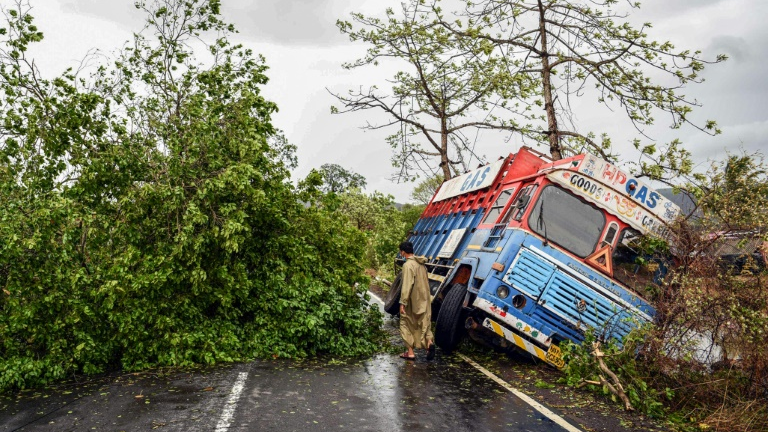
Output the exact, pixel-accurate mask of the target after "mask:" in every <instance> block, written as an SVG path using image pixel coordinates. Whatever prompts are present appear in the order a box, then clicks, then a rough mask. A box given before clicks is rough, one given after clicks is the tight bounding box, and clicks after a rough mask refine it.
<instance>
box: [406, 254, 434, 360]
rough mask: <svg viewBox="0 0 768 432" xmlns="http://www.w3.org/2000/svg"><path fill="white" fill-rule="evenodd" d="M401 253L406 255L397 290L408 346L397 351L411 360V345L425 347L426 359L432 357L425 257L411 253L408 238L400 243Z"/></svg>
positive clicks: (432, 345)
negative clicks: (399, 287) (400, 285)
mask: <svg viewBox="0 0 768 432" xmlns="http://www.w3.org/2000/svg"><path fill="white" fill-rule="evenodd" d="M400 255H402V256H403V258H405V264H404V265H403V275H402V281H403V285H402V288H401V291H400V335H401V336H402V337H403V341H404V342H405V347H406V348H407V350H406V351H405V352H404V353H402V354H400V357H402V358H404V359H406V360H413V359H415V358H416V354H415V353H414V352H413V349H414V348H416V349H419V348H426V349H427V360H432V359H433V358H434V357H435V344H434V337H433V336H432V307H431V299H432V297H431V295H430V292H429V279H428V278H427V268H426V267H424V263H425V262H427V259H426V258H424V257H416V256H414V255H413V244H412V243H411V242H407V241H406V242H402V243H400Z"/></svg>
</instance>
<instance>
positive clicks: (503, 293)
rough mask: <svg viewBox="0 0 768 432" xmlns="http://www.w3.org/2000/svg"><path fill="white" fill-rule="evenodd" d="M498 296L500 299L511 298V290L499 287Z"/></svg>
mask: <svg viewBox="0 0 768 432" xmlns="http://www.w3.org/2000/svg"><path fill="white" fill-rule="evenodd" d="M496 296H497V297H499V298H500V299H505V298H507V297H509V288H507V287H506V286H504V285H501V286H499V287H498V288H496Z"/></svg>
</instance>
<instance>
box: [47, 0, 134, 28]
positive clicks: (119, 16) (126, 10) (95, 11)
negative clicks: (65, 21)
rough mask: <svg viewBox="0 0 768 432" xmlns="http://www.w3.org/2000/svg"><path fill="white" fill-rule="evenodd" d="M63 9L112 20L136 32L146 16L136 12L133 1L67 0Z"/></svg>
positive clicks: (63, 3)
mask: <svg viewBox="0 0 768 432" xmlns="http://www.w3.org/2000/svg"><path fill="white" fill-rule="evenodd" d="M61 9H62V10H63V11H64V12H71V13H75V14H81V15H91V16H95V17H98V18H102V19H106V20H110V21H113V22H116V23H118V24H121V25H124V26H127V27H131V28H132V29H135V30H138V28H136V25H141V22H142V20H143V16H144V15H143V14H142V13H141V12H139V11H138V10H136V7H135V6H134V5H133V1H126V0H121V1H114V0H112V1H105V0H65V1H64V2H62V4H61Z"/></svg>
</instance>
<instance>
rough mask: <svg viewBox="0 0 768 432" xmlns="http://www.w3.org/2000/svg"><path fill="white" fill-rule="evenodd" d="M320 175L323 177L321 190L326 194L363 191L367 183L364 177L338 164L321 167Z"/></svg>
mask: <svg viewBox="0 0 768 432" xmlns="http://www.w3.org/2000/svg"><path fill="white" fill-rule="evenodd" d="M320 174H321V175H322V176H323V184H322V186H321V187H320V190H322V191H323V192H326V193H341V192H346V191H349V190H352V189H363V188H365V185H366V183H367V182H366V181H365V177H363V176H362V175H360V174H358V173H356V172H354V171H350V170H348V169H346V168H344V167H342V166H341V165H337V164H323V165H322V166H321V167H320Z"/></svg>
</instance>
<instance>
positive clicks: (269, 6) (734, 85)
mask: <svg viewBox="0 0 768 432" xmlns="http://www.w3.org/2000/svg"><path fill="white" fill-rule="evenodd" d="M9 1H10V0H0V2H2V4H4V5H7V4H8V3H9ZM30 1H31V4H32V5H33V8H34V9H33V12H32V14H33V15H34V16H35V19H36V20H37V24H38V26H39V27H40V28H41V29H42V31H43V32H44V34H45V40H44V41H43V42H42V43H41V44H40V45H39V46H38V47H37V48H35V50H34V51H33V54H34V55H35V56H36V58H37V62H38V64H39V65H40V67H41V69H42V70H43V71H44V73H45V74H46V75H50V74H57V73H59V72H60V71H63V70H64V69H65V68H66V67H67V66H73V65H76V64H78V63H79V60H80V59H82V58H83V57H84V56H85V55H86V53H87V52H88V51H89V49H92V48H98V49H100V50H102V51H104V52H105V53H110V52H112V51H114V50H115V49H117V48H119V47H120V46H122V45H123V43H124V42H125V41H126V40H128V39H130V37H131V32H133V31H138V30H140V29H141V27H142V22H143V16H142V15H141V13H140V12H139V11H137V10H136V9H135V8H134V7H133V0H109V1H107V0H30ZM222 4H223V14H224V18H225V19H226V20H229V21H231V22H233V23H235V25H236V26H237V28H238V29H239V31H240V34H239V39H240V40H239V41H238V42H241V43H243V44H244V45H246V46H248V47H250V48H252V49H253V50H254V51H255V52H257V53H261V54H263V55H264V56H265V57H266V59H267V64H268V65H269V67H270V70H269V71H268V76H269V77H270V82H269V84H267V86H266V87H265V89H264V94H265V95H266V97H268V98H269V99H271V100H273V101H274V102H276V103H277V104H278V106H279V109H280V112H279V113H277V114H276V115H275V117H274V123H275V125H276V126H277V127H278V128H280V129H283V130H284V131H285V132H286V135H287V137H288V139H289V141H291V142H292V143H294V144H296V145H297V146H298V157H299V167H298V168H297V170H296V171H295V172H294V177H296V178H302V177H304V176H305V175H306V174H307V173H308V172H309V170H310V169H311V168H318V167H319V166H320V165H322V164H323V163H336V164H339V165H342V166H344V167H345V168H348V169H351V170H353V171H355V172H358V173H360V174H362V175H364V176H365V177H366V178H367V180H368V190H369V191H373V190H379V191H382V192H385V193H390V194H392V195H394V196H395V198H396V200H397V201H398V202H407V201H409V195H410V192H411V190H412V189H413V186H414V184H412V183H406V184H396V183H393V182H392V181H390V180H389V178H390V177H391V176H392V174H393V173H394V169H393V168H392V167H391V165H390V162H389V161H390V156H391V149H390V148H389V146H388V145H387V144H386V143H385V142H384V137H386V136H387V135H388V134H390V133H392V132H393V131H389V132H387V131H363V130H361V129H360V126H361V125H363V124H364V123H365V121H366V120H373V121H376V120H377V119H380V117H379V116H377V115H376V114H375V113H373V112H370V113H365V114H355V115H331V114H330V106H331V105H333V104H334V99H333V98H332V97H331V96H330V95H329V94H328V92H327V90H326V88H327V89H330V90H332V91H335V92H344V91H346V90H347V89H350V88H356V87H358V86H361V85H362V86H365V87H367V86H370V85H375V84H378V85H383V84H384V83H385V80H386V79H387V78H388V77H390V76H391V75H392V74H393V72H394V71H395V70H396V69H394V66H387V65H384V66H381V67H378V68H370V69H366V70H359V71H355V72H348V71H345V70H344V69H342V68H341V64H342V63H343V62H345V61H350V60H354V59H355V58H357V57H359V56H360V55H361V54H362V53H363V52H364V48H365V47H364V46H363V45H360V44H352V43H350V42H349V41H348V40H347V38H346V37H344V36H343V35H341V34H340V33H339V32H338V30H337V29H336V26H335V22H336V20H337V19H339V18H342V19H346V18H347V17H348V16H349V13H350V12H352V11H360V12H365V13H368V14H374V13H379V12H381V11H382V10H383V9H384V8H385V7H393V8H395V9H397V8H398V7H399V4H400V2H399V1H393V0H356V1H352V0H258V1H256V0H222ZM767 16H768V1H766V0H645V1H643V7H642V9H641V10H640V11H639V12H635V13H634V16H633V20H637V21H638V22H639V21H650V22H652V23H653V24H654V27H653V29H652V30H651V32H650V33H651V35H652V36H653V38H654V39H656V40H670V41H672V42H673V43H674V44H675V45H676V46H677V47H679V48H683V47H685V48H692V49H701V50H703V51H704V53H705V54H708V55H710V56H711V57H714V55H715V54H717V53H724V54H727V55H728V56H729V57H730V60H728V61H727V62H725V63H722V64H718V65H714V66H711V67H709V68H708V69H707V70H705V72H704V76H705V77H706V82H705V83H703V84H700V85H695V86H691V87H689V88H688V89H687V90H686V92H685V94H686V95H687V96H690V97H693V98H695V99H697V100H698V101H699V102H701V103H702V104H703V107H702V108H699V109H697V110H696V114H695V117H696V118H698V119H715V120H717V121H718V123H719V125H720V127H721V129H722V130H723V134H722V135H719V136H717V137H709V136H707V135H705V134H703V133H701V132H698V131H695V130H693V129H690V128H689V129H682V130H676V131H671V130H670V129H669V128H668V126H669V122H668V121H667V119H666V118H664V117H662V116H658V121H657V123H656V124H655V125H654V126H653V127H650V128H648V129H646V132H647V134H648V135H649V136H650V137H652V138H654V139H656V140H657V141H658V142H666V141H669V140H670V139H672V138H680V139H682V140H683V142H684V143H686V144H687V147H688V148H689V149H690V150H691V151H692V153H693V155H694V158H695V160H696V161H697V162H698V163H700V164H701V166H704V165H705V164H706V163H707V161H708V160H710V159H718V158H722V157H724V155H725V152H726V151H731V152H735V153H738V152H740V151H741V149H744V150H745V151H747V152H754V151H756V150H761V151H763V153H765V150H766V149H768V145H766V143H768V138H766V137H768V110H766V109H765V108H764V106H763V105H764V103H765V101H766V100H768V79H766V78H765V75H766V74H765V70H764V68H765V65H768V26H766V25H765V23H764V19H765V17H767ZM576 109H577V112H576V120H577V122H578V125H579V126H580V127H582V130H583V131H588V130H592V131H594V132H597V133H602V132H606V133H608V134H609V135H611V137H612V138H613V142H614V146H615V148H616V149H618V150H620V151H625V150H626V154H627V157H628V158H633V157H636V156H635V155H634V154H633V153H632V152H631V151H630V150H629V149H630V146H629V142H630V141H631V139H632V138H635V137H636V136H637V134H636V133H635V131H634V129H632V128H631V126H630V125H628V124H627V123H626V122H624V121H623V120H622V119H621V114H620V113H619V112H616V113H614V114H612V113H611V112H610V111H607V110H601V109H595V108H594V105H593V104H591V103H590V104H586V103H585V104H584V107H582V106H581V104H579V105H578V106H577V108H576ZM486 141H487V140H486ZM486 141H483V148H481V149H479V153H481V154H483V155H484V156H486V157H488V158H489V159H490V160H494V159H496V158H497V157H498V156H501V155H506V154H508V153H509V152H513V151H516V150H517V148H518V147H519V146H520V142H519V140H517V139H516V138H512V139H511V140H509V141H508V142H504V140H502V139H501V138H498V139H494V140H492V142H490V143H489V142H486Z"/></svg>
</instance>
